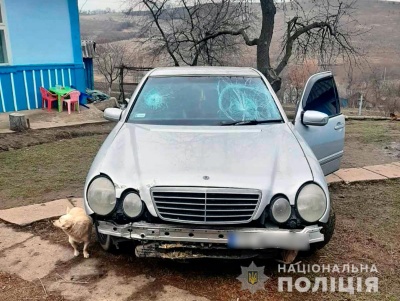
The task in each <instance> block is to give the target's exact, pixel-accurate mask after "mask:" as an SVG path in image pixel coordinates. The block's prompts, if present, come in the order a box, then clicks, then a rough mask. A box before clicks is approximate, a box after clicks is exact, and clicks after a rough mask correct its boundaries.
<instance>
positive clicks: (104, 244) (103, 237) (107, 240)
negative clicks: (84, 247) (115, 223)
mask: <svg viewBox="0 0 400 301" xmlns="http://www.w3.org/2000/svg"><path fill="white" fill-rule="evenodd" d="M95 229H96V236H97V241H98V242H99V244H100V246H101V248H102V249H103V250H104V251H107V252H112V251H115V245H114V243H113V240H112V237H111V236H110V235H107V234H102V233H100V232H99V229H98V225H97V223H95Z"/></svg>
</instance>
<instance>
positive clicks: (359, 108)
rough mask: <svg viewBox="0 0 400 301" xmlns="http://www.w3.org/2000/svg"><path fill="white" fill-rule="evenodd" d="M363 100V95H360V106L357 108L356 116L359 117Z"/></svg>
mask: <svg viewBox="0 0 400 301" xmlns="http://www.w3.org/2000/svg"><path fill="white" fill-rule="evenodd" d="M363 100H364V97H363V94H362V93H361V99H360V104H359V107H358V116H361V110H362V105H363Z"/></svg>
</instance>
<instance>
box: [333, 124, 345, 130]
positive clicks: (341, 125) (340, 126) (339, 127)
mask: <svg viewBox="0 0 400 301" xmlns="http://www.w3.org/2000/svg"><path fill="white" fill-rule="evenodd" d="M342 128H344V123H341V122H338V123H337V124H336V126H335V130H340V129H342Z"/></svg>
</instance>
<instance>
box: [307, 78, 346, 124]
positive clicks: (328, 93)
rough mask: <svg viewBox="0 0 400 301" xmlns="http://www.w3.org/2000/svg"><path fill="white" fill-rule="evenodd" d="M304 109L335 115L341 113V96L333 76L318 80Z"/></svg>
mask: <svg viewBox="0 0 400 301" xmlns="http://www.w3.org/2000/svg"><path fill="white" fill-rule="evenodd" d="M304 110H305V111H308V110H313V111H318V112H322V113H325V114H327V115H328V116H335V115H338V114H340V104H339V97H338V93H337V89H336V84H335V81H334V80H333V78H332V77H331V78H324V79H321V80H319V81H317V82H316V83H315V84H314V86H313V87H312V89H311V91H310V94H309V95H308V98H307V102H306V104H305V106H304Z"/></svg>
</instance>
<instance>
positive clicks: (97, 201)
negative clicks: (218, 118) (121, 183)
mask: <svg viewBox="0 0 400 301" xmlns="http://www.w3.org/2000/svg"><path fill="white" fill-rule="evenodd" d="M87 201H88V205H89V207H90V208H91V209H92V210H93V212H94V213H96V214H99V215H107V214H110V213H111V212H112V211H113V210H114V208H115V205H116V197H115V187H114V184H113V182H111V180H110V179H109V178H107V177H104V176H99V177H97V178H95V179H94V180H93V181H92V182H91V183H90V185H89V188H88V190H87Z"/></svg>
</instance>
